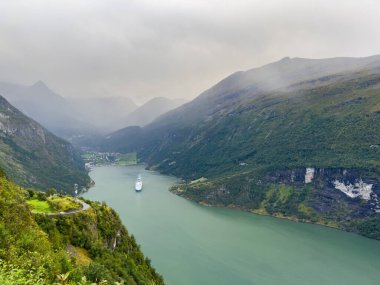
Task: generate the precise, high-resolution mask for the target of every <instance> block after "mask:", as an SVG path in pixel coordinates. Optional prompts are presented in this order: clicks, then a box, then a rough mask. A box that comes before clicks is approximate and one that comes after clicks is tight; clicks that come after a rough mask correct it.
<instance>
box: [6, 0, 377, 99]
mask: <svg viewBox="0 0 380 285" xmlns="http://www.w3.org/2000/svg"><path fill="white" fill-rule="evenodd" d="M379 11H380V2H379V1H375V0H363V1H352V0H350V1H342V0H338V1H325V0H319V1H312V2H310V1H301V0H288V1H278V0H267V1H262V0H251V1H247V0H239V1H227V0H222V1H219V0H218V1H216V0H210V1H188V0H178V1H167V0H164V1H151V0H139V1H135V0H133V1H120V0H110V1H101V0H92V1H80V2H78V1H74V0H69V1H67V0H65V1H63V0H59V1H54V2H51V1H42V0H29V1H1V3H0V66H1V69H0V81H5V82H18V83H21V84H23V85H32V84H34V82H36V81H38V80H43V81H44V82H45V83H46V84H47V85H48V86H49V87H50V88H52V89H53V90H55V91H56V92H57V93H58V94H63V95H64V96H65V97H71V98H84V97H94V98H95V97H96V98H98V97H128V98H131V99H132V100H134V101H135V102H136V103H137V104H143V103H145V102H147V101H148V100H150V99H151V98H154V97H168V98H187V99H191V98H194V97H195V96H196V95H197V94H199V93H200V92H202V91H203V90H205V89H206V88H208V86H211V85H213V84H215V83H216V82H217V81H218V80H219V79H220V78H223V77H225V76H227V75H228V74H230V73H231V72H233V71H236V70H247V69H250V68H252V67H255V66H261V65H263V64H266V63H268V62H273V61H277V60H278V59H280V58H283V57H285V56H289V57H305V58H328V57H336V56H356V57H357V56H367V55H373V54H378V53H379V50H380V37H378V36H376V35H378V27H379V26H380V17H379V16H378V15H379ZM26 23H27V24H26ZM42 63H43V64H42Z"/></svg>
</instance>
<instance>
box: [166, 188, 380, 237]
mask: <svg viewBox="0 0 380 285" xmlns="http://www.w3.org/2000/svg"><path fill="white" fill-rule="evenodd" d="M169 192H171V193H173V194H174V195H177V196H179V197H182V198H184V199H186V200H188V201H190V202H193V203H196V204H198V205H201V206H204V207H212V208H223V209H231V210H236V211H240V212H247V213H249V214H253V215H257V216H262V217H271V218H274V219H281V220H287V221H290V222H296V223H303V224H309V225H317V226H321V227H325V228H329V229H335V230H338V231H342V232H345V233H349V234H353V235H357V236H360V237H363V238H367V239H370V240H375V241H380V239H375V238H370V237H367V236H364V235H361V234H359V233H357V232H354V231H348V230H345V229H344V228H341V227H339V226H333V225H327V224H324V223H320V222H316V223H315V222H311V221H309V220H301V219H298V218H297V217H290V216H282V215H271V214H268V213H260V212H256V211H254V210H250V209H246V208H244V207H240V206H237V205H228V206H225V205H223V204H218V205H213V204H209V203H207V202H204V201H195V200H192V199H190V198H188V197H186V196H183V195H181V194H179V193H176V191H171V190H170V189H169Z"/></svg>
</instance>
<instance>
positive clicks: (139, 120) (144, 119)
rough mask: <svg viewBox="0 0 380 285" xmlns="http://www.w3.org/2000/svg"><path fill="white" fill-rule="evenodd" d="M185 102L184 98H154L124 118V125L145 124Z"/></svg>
mask: <svg viewBox="0 0 380 285" xmlns="http://www.w3.org/2000/svg"><path fill="white" fill-rule="evenodd" d="M185 102H186V101H185V100H183V99H168V98H164V97H156V98H153V99H151V100H149V101H148V102H146V103H145V104H144V105H142V106H140V107H138V108H137V109H136V110H135V111H133V112H132V113H130V114H129V115H128V116H127V117H125V118H123V124H124V127H125V126H145V125H146V124H148V123H150V122H152V121H153V120H154V119H156V118H158V117H159V116H161V115H162V114H165V113H166V112H168V111H170V110H173V109H175V108H177V107H179V106H181V105H183V104H184V103H185Z"/></svg>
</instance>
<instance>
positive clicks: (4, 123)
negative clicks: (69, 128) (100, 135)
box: [0, 96, 90, 193]
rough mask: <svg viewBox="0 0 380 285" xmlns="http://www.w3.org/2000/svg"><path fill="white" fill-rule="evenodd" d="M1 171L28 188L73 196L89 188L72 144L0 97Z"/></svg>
mask: <svg viewBox="0 0 380 285" xmlns="http://www.w3.org/2000/svg"><path fill="white" fill-rule="evenodd" d="M0 156H1V160H0V167H1V168H2V169H3V170H4V171H5V172H6V173H7V175H8V176H9V177H10V178H11V179H13V180H14V181H16V182H17V183H19V184H21V185H22V186H25V187H38V188H40V189H44V190H47V189H49V188H52V187H54V188H56V189H57V190H59V191H61V192H66V193H73V192H74V184H78V185H79V188H82V187H87V186H88V185H89V183H90V178H89V176H88V174H87V171H86V170H85V169H84V162H83V160H82V159H81V157H80V155H79V154H78V153H77V152H76V151H75V150H74V148H73V147H72V146H71V144H70V143H68V142H66V141H65V140H63V139H61V138H58V137H57V136H55V135H54V134H52V133H50V132H49V131H48V130H46V129H45V128H44V127H42V126H41V125H40V124H38V123H37V122H35V121H34V120H32V119H30V118H28V117H27V116H25V115H24V114H23V113H21V112H20V111H19V110H18V109H16V108H15V107H13V106H12V105H11V104H9V102H8V101H7V100H6V99H5V98H4V97H2V96H0Z"/></svg>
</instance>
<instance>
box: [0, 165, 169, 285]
mask: <svg viewBox="0 0 380 285" xmlns="http://www.w3.org/2000/svg"><path fill="white" fill-rule="evenodd" d="M31 198H32V199H34V200H37V199H39V201H41V202H46V201H45V200H46V199H47V195H46V194H44V193H41V192H37V191H33V190H28V191H26V190H25V189H23V188H21V187H20V186H19V185H16V184H14V183H13V182H11V181H8V180H7V179H6V178H5V177H4V175H3V173H2V172H1V171H0V217H1V219H0V229H1V234H0V249H1V250H0V283H1V284H34V285H37V284H38V285H48V284H73V285H74V284H81V285H87V284H88V285H90V284H163V283H164V282H163V280H162V277H161V276H159V275H158V274H157V273H156V272H155V270H154V269H153V268H152V266H151V265H150V260H149V259H147V258H145V257H144V255H143V253H142V252H141V250H140V248H139V246H138V244H137V243H136V241H135V239H134V237H133V236H131V235H130V234H129V233H128V231H127V229H126V228H125V227H124V226H123V225H122V222H121V220H120V218H119V217H118V215H117V214H116V213H115V211H114V210H113V209H111V208H110V207H108V206H107V205H105V204H104V203H102V204H100V203H97V202H90V201H86V202H87V203H88V204H90V205H91V207H90V208H89V209H87V210H84V211H82V212H79V213H76V214H71V215H56V216H48V215H45V214H36V213H34V214H32V212H31V208H30V206H29V205H28V204H27V199H31Z"/></svg>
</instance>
